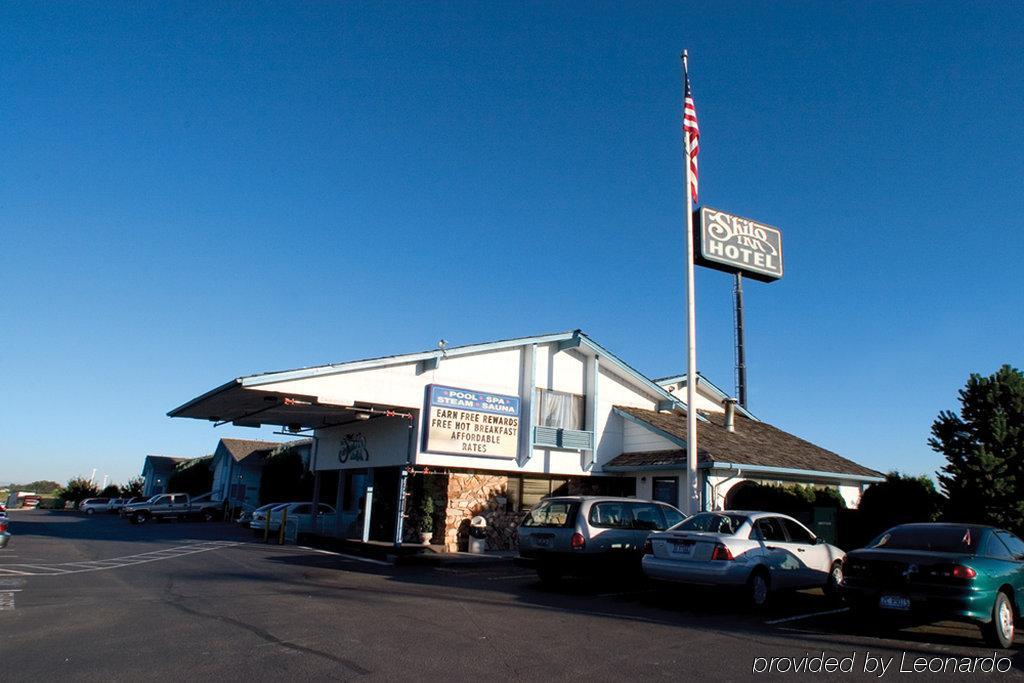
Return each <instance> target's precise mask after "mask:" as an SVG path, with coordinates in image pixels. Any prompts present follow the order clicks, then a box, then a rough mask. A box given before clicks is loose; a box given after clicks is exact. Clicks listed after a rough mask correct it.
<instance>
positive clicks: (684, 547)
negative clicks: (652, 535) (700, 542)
mask: <svg viewBox="0 0 1024 683" xmlns="http://www.w3.org/2000/svg"><path fill="white" fill-rule="evenodd" d="M672 554H673V555H691V554H693V544H692V543H673V544H672Z"/></svg>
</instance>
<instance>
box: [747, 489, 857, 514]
mask: <svg viewBox="0 0 1024 683" xmlns="http://www.w3.org/2000/svg"><path fill="white" fill-rule="evenodd" d="M729 505H730V507H731V508H733V509H734V510H763V511H765V512H779V513H782V514H784V515H790V516H791V517H797V518H799V519H807V518H808V517H809V516H810V514H811V511H812V510H813V508H816V507H832V508H845V507H846V501H844V500H843V497H842V496H841V495H839V491H838V490H837V489H834V488H826V489H816V488H814V487H813V486H805V485H803V484H792V485H789V486H783V485H781V484H758V483H749V484H744V485H743V488H741V489H737V490H736V493H735V495H733V496H732V501H731V502H730V504H729Z"/></svg>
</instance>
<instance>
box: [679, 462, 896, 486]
mask: <svg viewBox="0 0 1024 683" xmlns="http://www.w3.org/2000/svg"><path fill="white" fill-rule="evenodd" d="M698 467H699V468H700V469H703V470H726V471H729V472H737V471H738V472H742V473H743V474H744V475H747V474H753V475H765V476H775V477H780V478H783V479H785V478H793V479H827V480H830V481H835V480H842V481H857V482H863V483H877V482H880V481H885V477H883V476H880V475H879V476H872V475H867V474H851V473H849V472H823V471H821V470H800V469H794V468H791V467H769V466H767V465H747V464H744V463H741V462H717V461H705V462H702V463H700V464H699V465H698Z"/></svg>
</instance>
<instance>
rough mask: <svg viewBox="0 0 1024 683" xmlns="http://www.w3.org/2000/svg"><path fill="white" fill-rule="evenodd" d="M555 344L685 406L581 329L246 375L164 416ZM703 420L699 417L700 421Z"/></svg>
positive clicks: (666, 401) (669, 404)
mask: <svg viewBox="0 0 1024 683" xmlns="http://www.w3.org/2000/svg"><path fill="white" fill-rule="evenodd" d="M552 342H556V343H558V344H559V348H560V349H586V350H587V351H589V352H590V353H592V354H597V355H598V356H600V357H601V361H602V367H605V368H608V369H609V370H611V371H612V372H615V373H616V374H618V375H619V376H621V377H625V378H628V379H629V380H630V381H632V382H633V383H634V384H635V385H637V386H642V387H644V388H645V389H646V390H647V391H648V392H649V393H650V395H651V396H655V397H657V398H658V400H659V402H660V403H663V404H664V406H665V407H685V403H684V402H683V401H681V400H680V399H678V398H676V397H675V396H673V395H672V394H671V393H670V392H668V391H667V390H666V389H665V388H664V387H662V386H660V385H658V384H657V383H656V382H653V381H651V380H650V379H648V378H647V377H646V376H645V375H643V374H642V373H640V372H638V371H637V370H635V369H634V368H632V367H631V366H630V365H628V364H627V363H625V362H624V361H622V360H620V359H619V358H618V357H617V356H615V355H614V354H612V353H610V352H609V351H608V350H607V349H605V348H604V347H602V346H601V345H599V344H598V343H597V342H595V341H594V340H593V339H591V338H590V337H588V336H587V335H586V334H584V333H583V332H582V331H581V330H572V331H569V332H558V333H555V334H544V335H537V336H532V337H516V338H514V339H503V340H500V341H493V342H486V343H482V344H469V345H465V346H453V347H448V348H445V349H444V350H441V349H431V350H429V351H419V352H416V353H407V354H401V355H394V356H381V357H378V358H369V359H365V360H355V361H348V362H343V363H332V364H329V365H318V366H313V367H306V368H297V369H294V370H282V371H278V372H264V373H259V374H255V375H246V376H244V377H238V378H236V379H234V380H232V381H230V382H227V383H225V384H222V385H221V386H219V387H216V388H215V389H212V390H210V391H208V392H206V393H205V394H202V395H201V396H197V397H196V398H194V399H192V400H191V401H188V402H187V403H185V404H183V405H181V406H178V407H177V408H175V409H174V410H172V411H170V412H169V413H167V414H168V415H169V416H170V417H195V415H189V414H188V413H189V409H190V408H192V407H193V406H197V405H198V404H200V403H203V402H204V401H206V400H207V399H209V398H211V397H214V396H216V395H218V394H222V393H224V392H227V391H230V390H232V389H236V388H243V389H247V388H252V389H263V390H272V389H270V388H269V387H267V386H266V385H270V384H275V383H278V382H285V381H290V380H298V379H307V378H310V377H321V376H325V375H335V374H340V373H345V372H353V371H356V370H367V369H373V368H382V367H388V366H392V365H399V364H405V363H413V362H420V361H424V362H426V363H437V362H443V359H444V358H450V357H456V356H463V355H469V354H474V353H482V352H486V351H496V350H500V349H506V348H513V347H516V346H524V345H527V344H546V343H552ZM701 419H703V418H701Z"/></svg>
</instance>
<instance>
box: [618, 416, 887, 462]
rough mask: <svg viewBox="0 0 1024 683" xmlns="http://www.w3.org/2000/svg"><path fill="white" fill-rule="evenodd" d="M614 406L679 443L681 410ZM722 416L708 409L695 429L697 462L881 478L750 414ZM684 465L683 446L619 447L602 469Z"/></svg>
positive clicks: (682, 439)
mask: <svg viewBox="0 0 1024 683" xmlns="http://www.w3.org/2000/svg"><path fill="white" fill-rule="evenodd" d="M615 410H616V412H618V413H619V414H620V415H622V416H623V417H626V418H627V419H631V420H632V421H634V422H636V423H638V424H641V425H647V426H648V427H649V428H650V429H651V431H653V432H655V433H657V434H660V435H662V436H664V437H665V438H668V439H669V440H670V441H672V442H674V443H676V444H678V445H685V443H686V416H685V415H679V414H676V413H659V412H655V411H653V410H643V409H641V408H632V407H627V406H615ZM724 420H725V416H724V415H721V414H717V413H715V414H712V415H708V421H707V422H705V423H702V424H701V426H700V428H699V429H698V434H697V437H698V456H699V457H698V462H699V466H700V467H703V468H726V469H740V470H743V469H748V470H751V471H758V472H761V473H764V474H771V473H776V474H779V475H784V474H790V475H802V476H808V477H813V476H814V475H815V474H817V475H820V476H824V477H828V478H833V479H835V478H844V477H845V478H849V479H853V480H859V481H875V480H881V478H882V475H881V473H879V472H876V471H875V470H872V469H869V468H867V467H864V466H862V465H858V464H857V463H855V462H853V461H852V460H848V459H846V458H844V457H842V456H841V455H839V454H837V453H833V452H832V451H830V450H827V449H825V448H822V447H821V446H816V445H815V444H813V443H811V442H810V441H805V440H804V439H801V438H800V437H798V436H794V435H793V434H790V433H788V432H784V431H782V430H781V429H779V428H778V427H774V426H772V425H770V424H768V423H767V422H761V421H758V420H751V419H748V418H746V417H742V416H740V415H737V416H736V417H735V427H736V430H735V431H734V432H730V431H728V430H727V429H726V428H725V425H724ZM673 465H674V466H678V467H682V468H685V467H686V451H685V450H684V449H679V450H670V451H660V452H657V451H656V452H647V453H623V454H622V455H619V456H617V457H615V458H613V459H612V460H611V461H610V462H608V463H607V464H606V465H605V466H604V469H606V470H609V471H621V470H623V469H625V468H653V469H657V468H668V467H671V466H673Z"/></svg>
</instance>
